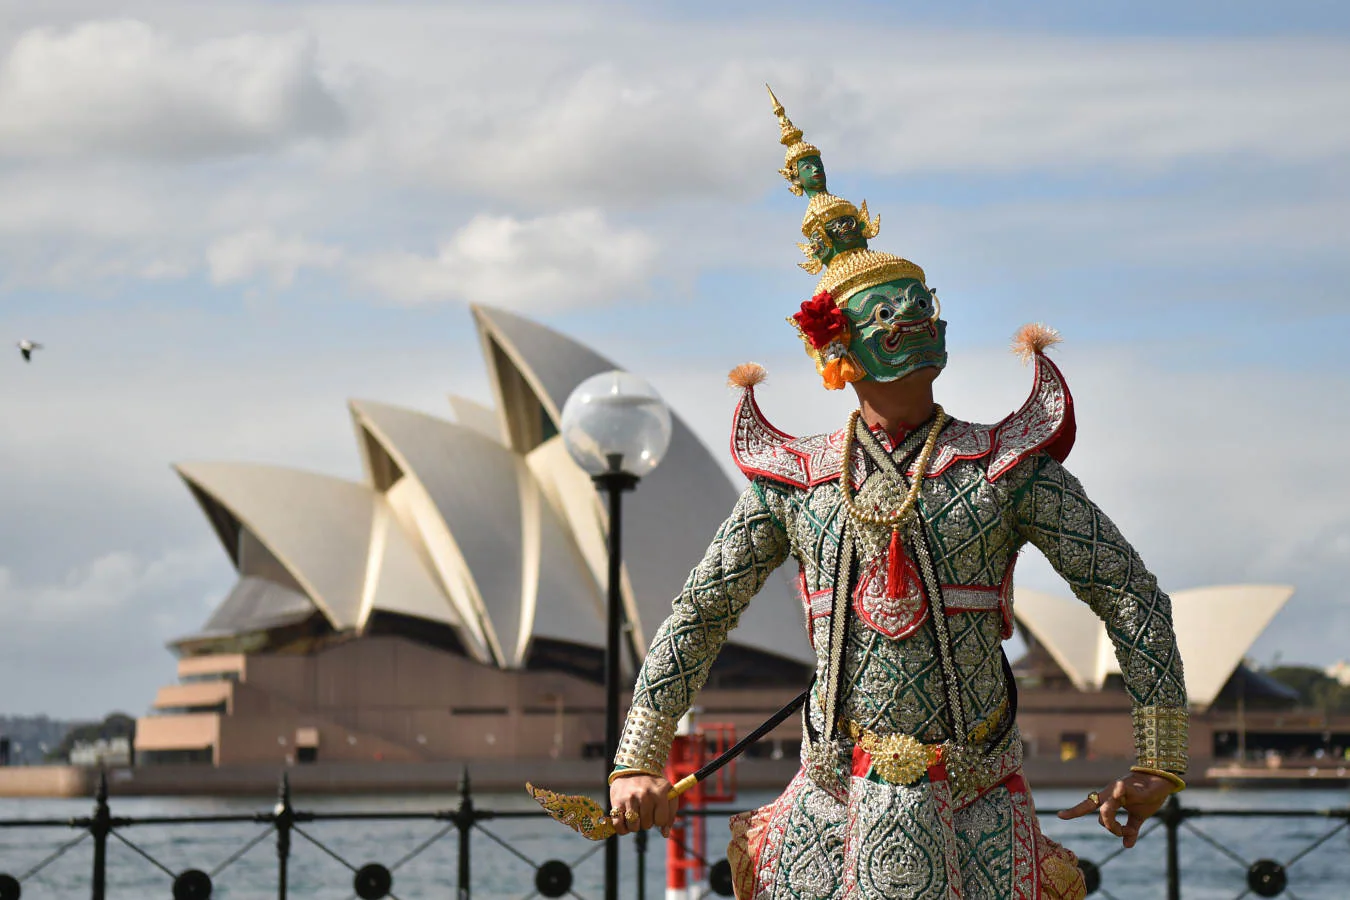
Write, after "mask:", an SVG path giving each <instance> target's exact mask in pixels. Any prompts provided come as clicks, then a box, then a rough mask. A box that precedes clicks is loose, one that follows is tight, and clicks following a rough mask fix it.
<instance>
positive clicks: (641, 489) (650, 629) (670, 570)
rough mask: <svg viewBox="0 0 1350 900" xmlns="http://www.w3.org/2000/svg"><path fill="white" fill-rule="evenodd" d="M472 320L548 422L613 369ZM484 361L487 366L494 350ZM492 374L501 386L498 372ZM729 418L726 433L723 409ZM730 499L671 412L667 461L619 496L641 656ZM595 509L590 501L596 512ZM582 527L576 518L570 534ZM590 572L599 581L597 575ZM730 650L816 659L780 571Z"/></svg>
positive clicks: (524, 327)
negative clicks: (576, 392) (587, 383)
mask: <svg viewBox="0 0 1350 900" xmlns="http://www.w3.org/2000/svg"><path fill="white" fill-rule="evenodd" d="M473 313H474V316H475V318H476V319H477V322H478V327H479V331H480V334H481V336H482V338H483V340H484V343H485V345H486V344H487V343H488V342H494V343H496V344H497V345H498V346H499V347H501V349H502V350H503V351H504V352H505V353H506V354H507V356H509V357H510V360H511V362H512V364H514V366H515V367H516V369H517V370H518V371H519V372H520V373H521V375H523V376H524V377H525V379H526V381H527V382H529V384H530V385H531V387H532V388H533V389H534V391H535V393H536V395H537V396H538V398H539V400H540V402H541V403H542V404H543V405H544V406H545V408H546V409H547V410H548V412H549V414H550V415H551V416H552V417H553V419H554V421H555V422H557V421H558V420H559V419H560V410H561V409H562V406H563V404H564V403H565V402H566V400H567V397H568V395H569V394H570V393H571V392H572V390H573V389H574V388H575V387H576V386H577V385H578V384H580V383H581V382H582V381H584V380H585V379H587V378H589V377H590V376H591V375H595V374H598V373H600V372H606V371H610V370H612V369H615V368H619V367H618V366H615V365H614V364H613V363H611V362H610V361H609V360H607V359H605V358H604V357H603V356H600V355H599V354H598V353H596V352H595V351H593V350H591V349H589V348H587V347H584V346H582V345H581V344H579V343H577V342H576V341H574V340H572V339H571V338H568V337H565V336H563V335H561V334H559V333H558V332H555V331H553V330H552V329H549V328H546V327H544V326H543V325H540V324H538V323H536V322H532V321H530V320H528V319H524V318H521V317H520V316H516V315H513V314H511V313H507V312H503V311H501V310H497V309H489V308H486V307H482V306H475V307H473ZM487 355H488V358H489V360H491V358H492V356H491V353H488V354H487ZM493 375H494V379H495V380H497V381H500V380H501V377H502V373H499V372H494V373H493ZM499 394H500V391H499ZM727 415H728V427H730V415H731V411H730V409H728V413H727ZM503 430H504V431H505V429H503ZM578 471H579V470H578ZM737 493H738V491H737V489H736V488H735V487H734V486H733V485H732V483H731V480H730V479H729V478H728V477H727V475H726V473H725V472H724V471H723V469H722V467H721V466H719V465H718V464H717V461H716V460H715V459H714V458H713V456H712V454H711V453H710V452H709V451H708V449H707V448H706V447H705V446H704V445H703V444H702V442H700V441H699V439H698V438H697V437H695V435H694V433H693V432H692V431H691V430H690V428H689V426H688V425H686V424H685V422H684V420H683V419H681V418H680V416H679V415H678V414H677V413H675V412H674V411H672V413H671V440H670V448H669V450H668V451H667V452H666V457H665V459H664V460H663V461H662V463H661V465H659V466H658V467H657V468H656V470H655V471H653V472H652V473H651V474H650V475H648V476H646V477H645V478H643V479H642V482H641V483H640V484H639V485H638V487H637V489H636V490H635V491H633V492H632V493H630V494H627V495H625V497H624V510H623V516H624V518H623V556H624V561H625V572H626V575H627V580H628V584H629V586H630V597H629V602H630V606H629V610H630V614H631V613H632V612H634V611H635V612H636V618H637V621H636V622H635V623H634V625H635V641H636V643H637V645H638V646H637V649H638V651H639V653H645V652H646V649H647V645H648V644H649V643H650V641H651V638H652V635H653V634H654V633H655V631H656V628H657V627H658V626H659V625H660V624H661V622H662V621H664V620H665V618H666V616H668V615H669V614H670V602H671V600H672V599H673V598H674V597H675V596H677V595H678V594H679V592H680V590H681V589H682V588H683V586H684V582H685V580H686V579H687V578H688V576H689V572H690V570H691V569H692V568H693V567H694V566H695V565H696V564H697V563H698V561H699V560H700V559H701V558H702V557H703V553H704V551H705V550H706V549H707V546H708V543H709V541H711V539H712V537H713V535H714V534H715V533H716V532H717V528H718V526H719V525H721V524H722V521H723V519H725V517H726V516H727V514H728V513H729V512H730V511H731V508H732V506H733V505H734V504H735V501H736V496H737ZM598 504H599V501H598V498H597V500H596V508H597V512H598V511H599V506H598ZM582 525H583V523H580V522H578V521H577V519H576V518H575V517H574V518H573V526H574V527H582ZM596 574H597V578H598V579H603V577H604V573H603V570H601V571H600V572H597V573H596ZM730 643H732V644H733V645H740V646H744V647H749V648H752V649H755V650H759V651H762V652H765V653H769V654H772V655H774V656H779V657H783V658H786V659H790V660H794V661H797V662H801V663H805V664H812V663H814V660H815V656H814V653H813V652H812V650H811V648H810V645H809V644H808V642H807V640H806V637H805V634H804V632H803V629H802V624H801V614H800V603H799V602H798V601H797V600H796V597H795V590H794V588H793V587H792V584H791V582H790V580H789V578H788V576H787V574H786V573H785V572H784V571H783V570H780V571H778V572H776V573H774V574H773V575H772V576H770V579H769V581H768V583H766V584H765V586H764V588H763V590H762V591H761V592H760V595H759V596H758V597H757V598H756V599H755V601H754V602H752V603H751V604H750V605H749V607H748V608H747V610H746V612H745V614H744V615H743V616H742V617H741V622H740V625H739V626H738V627H737V629H736V630H735V631H733V632H732V634H731V638H730Z"/></svg>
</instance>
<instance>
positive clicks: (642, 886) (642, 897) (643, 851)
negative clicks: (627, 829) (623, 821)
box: [633, 831, 647, 900]
mask: <svg viewBox="0 0 1350 900" xmlns="http://www.w3.org/2000/svg"><path fill="white" fill-rule="evenodd" d="M633 838H634V842H633V843H634V844H635V846H636V848H637V900H647V832H645V831H639V832H638V833H637V834H635V835H633Z"/></svg>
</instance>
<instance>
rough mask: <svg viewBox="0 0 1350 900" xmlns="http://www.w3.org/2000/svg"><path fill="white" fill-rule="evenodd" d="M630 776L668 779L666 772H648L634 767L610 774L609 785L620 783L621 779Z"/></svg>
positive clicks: (616, 770) (617, 770)
mask: <svg viewBox="0 0 1350 900" xmlns="http://www.w3.org/2000/svg"><path fill="white" fill-rule="evenodd" d="M629 775H650V776H652V777H653V778H665V777H666V773H665V772H648V771H647V770H646V769H634V768H633V767H631V766H629V767H628V768H626V769H615V770H614V771H613V772H610V773H609V782H608V783H609V784H613V783H614V782H616V781H618V780H619V779H620V778H627V777H628V776H629Z"/></svg>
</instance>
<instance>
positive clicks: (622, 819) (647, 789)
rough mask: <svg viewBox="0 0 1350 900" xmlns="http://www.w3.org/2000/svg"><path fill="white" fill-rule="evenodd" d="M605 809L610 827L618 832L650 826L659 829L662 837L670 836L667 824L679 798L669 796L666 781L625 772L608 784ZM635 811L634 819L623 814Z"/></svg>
mask: <svg viewBox="0 0 1350 900" xmlns="http://www.w3.org/2000/svg"><path fill="white" fill-rule="evenodd" d="M609 808H610V810H611V811H612V812H617V813H618V814H617V815H614V816H611V817H610V821H611V822H613V823H614V830H615V831H617V832H619V834H631V833H632V832H634V831H645V830H646V829H648V828H651V827H652V826H653V825H655V826H657V827H658V828H660V829H661V835H662V836H663V837H670V826H671V825H672V824H673V823H674V822H675V811H676V810H677V809H679V808H680V798H679V797H672V796H670V782H669V781H666V780H665V779H664V778H657V777H655V776H653V775H627V776H624V777H623V778H616V779H614V783H613V784H612V785H610V786H609ZM629 810H633V811H634V812H636V813H637V817H636V818H637V821H633V817H632V816H630V815H627V813H628V811H629Z"/></svg>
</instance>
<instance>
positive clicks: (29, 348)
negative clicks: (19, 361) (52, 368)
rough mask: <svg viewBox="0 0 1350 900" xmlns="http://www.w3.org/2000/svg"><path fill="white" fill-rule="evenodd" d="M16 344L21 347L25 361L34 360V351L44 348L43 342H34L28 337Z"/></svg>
mask: <svg viewBox="0 0 1350 900" xmlns="http://www.w3.org/2000/svg"><path fill="white" fill-rule="evenodd" d="M16 346H17V347H18V348H19V352H20V353H22V354H23V361H24V362H32V361H33V351H34V350H41V349H42V345H41V344H38V343H34V342H33V341H30V340H29V339H28V338H24V339H23V340H21V341H19V343H18V344H17V345H16Z"/></svg>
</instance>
